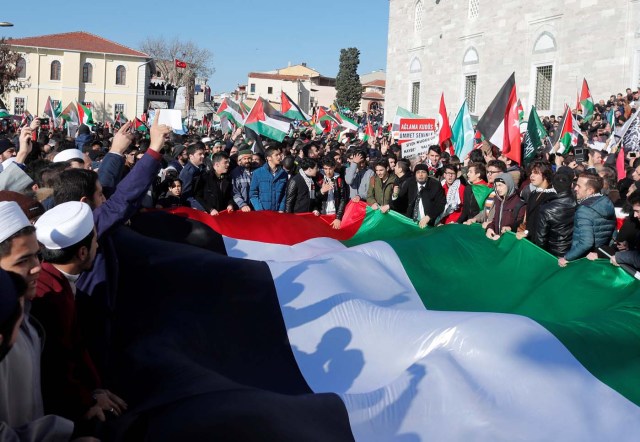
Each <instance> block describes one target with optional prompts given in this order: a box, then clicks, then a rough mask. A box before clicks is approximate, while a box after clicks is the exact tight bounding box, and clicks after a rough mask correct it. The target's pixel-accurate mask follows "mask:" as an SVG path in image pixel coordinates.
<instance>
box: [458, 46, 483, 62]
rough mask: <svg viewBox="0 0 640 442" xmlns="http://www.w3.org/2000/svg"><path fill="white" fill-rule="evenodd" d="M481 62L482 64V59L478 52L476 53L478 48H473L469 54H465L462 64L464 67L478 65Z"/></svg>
mask: <svg viewBox="0 0 640 442" xmlns="http://www.w3.org/2000/svg"><path fill="white" fill-rule="evenodd" d="M479 62H480V57H479V56H478V51H476V48H473V47H472V48H469V49H467V52H465V53H464V57H463V59H462V64H463V65H469V64H478V63H479Z"/></svg>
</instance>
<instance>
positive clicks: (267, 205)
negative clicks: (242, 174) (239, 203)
mask: <svg viewBox="0 0 640 442" xmlns="http://www.w3.org/2000/svg"><path fill="white" fill-rule="evenodd" d="M287 178H288V175H287V172H285V170H284V169H283V168H282V167H280V168H279V169H278V170H277V171H276V173H275V174H272V173H271V169H269V163H265V164H264V166H262V167H260V168H258V169H256V170H255V172H253V176H252V177H251V187H250V188H249V197H250V198H251V204H252V205H253V208H254V209H255V210H278V211H282V212H284V205H285V204H284V203H285V194H286V192H287Z"/></svg>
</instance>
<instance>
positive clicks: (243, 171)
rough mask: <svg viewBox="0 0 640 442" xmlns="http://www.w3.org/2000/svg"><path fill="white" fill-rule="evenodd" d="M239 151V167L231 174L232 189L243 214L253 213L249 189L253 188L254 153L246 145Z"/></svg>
mask: <svg viewBox="0 0 640 442" xmlns="http://www.w3.org/2000/svg"><path fill="white" fill-rule="evenodd" d="M242 147H243V149H241V150H240V151H238V167H236V168H235V169H233V172H231V188H232V190H233V202H234V203H235V205H236V206H237V207H238V209H240V210H241V211H243V212H250V211H251V200H250V198H249V187H251V174H252V170H251V158H252V156H253V152H251V149H249V146H247V145H246V144H245V145H243V146H242Z"/></svg>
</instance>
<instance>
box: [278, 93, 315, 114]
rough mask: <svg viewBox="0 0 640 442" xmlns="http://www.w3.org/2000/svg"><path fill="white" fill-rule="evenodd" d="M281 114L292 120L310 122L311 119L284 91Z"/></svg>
mask: <svg viewBox="0 0 640 442" xmlns="http://www.w3.org/2000/svg"><path fill="white" fill-rule="evenodd" d="M280 112H281V113H282V115H284V116H285V117H287V118H291V119H292V120H300V121H309V120H310V119H311V117H309V115H307V114H306V113H305V112H303V111H302V109H300V106H298V105H297V104H296V102H295V101H293V100H292V99H291V98H290V97H289V96H288V95H287V94H286V93H285V92H284V91H283V92H281V93H280Z"/></svg>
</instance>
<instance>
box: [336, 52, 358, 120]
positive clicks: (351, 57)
mask: <svg viewBox="0 0 640 442" xmlns="http://www.w3.org/2000/svg"><path fill="white" fill-rule="evenodd" d="M359 64H360V51H359V50H358V48H347V49H341V50H340V70H339V71H338V76H337V77H336V100H337V101H338V105H339V106H340V107H348V108H349V109H351V110H352V111H353V112H355V111H357V110H358V109H359V108H360V99H361V98H362V83H360V76H359V75H358V65H359Z"/></svg>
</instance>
